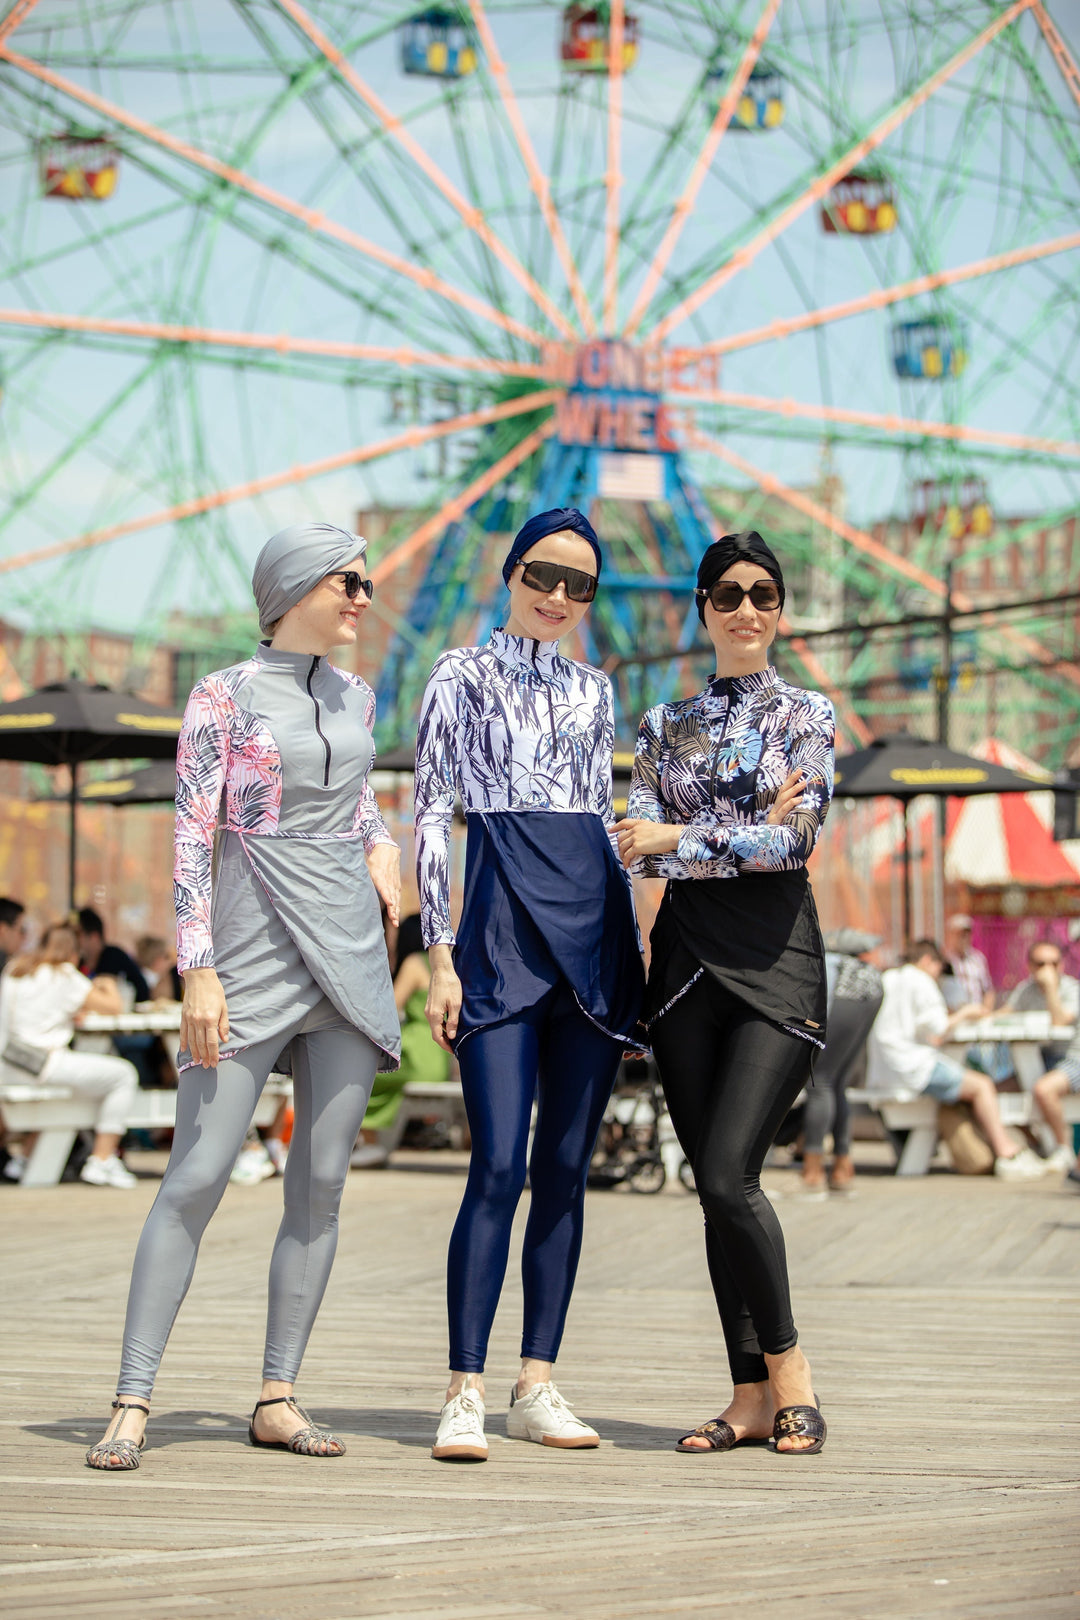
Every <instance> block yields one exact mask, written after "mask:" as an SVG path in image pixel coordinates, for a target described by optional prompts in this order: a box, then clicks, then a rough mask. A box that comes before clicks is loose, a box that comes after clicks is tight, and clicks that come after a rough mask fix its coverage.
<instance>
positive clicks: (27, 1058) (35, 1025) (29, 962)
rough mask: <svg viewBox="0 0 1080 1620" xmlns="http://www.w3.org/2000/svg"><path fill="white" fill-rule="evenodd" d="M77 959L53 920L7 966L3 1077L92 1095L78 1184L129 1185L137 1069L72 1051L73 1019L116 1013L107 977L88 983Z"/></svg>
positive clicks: (0, 1004) (0, 1020) (1, 1007)
mask: <svg viewBox="0 0 1080 1620" xmlns="http://www.w3.org/2000/svg"><path fill="white" fill-rule="evenodd" d="M78 958H79V947H78V941H77V938H76V934H75V930H74V929H73V928H71V927H69V926H68V925H67V924H66V923H54V924H53V926H52V927H51V928H49V929H48V930H47V931H46V934H45V937H44V939H43V941H42V943H41V946H40V948H39V949H38V950H36V951H26V952H24V953H23V954H22V955H20V956H16V957H15V958H14V959H13V960H12V961H11V962H9V963H8V966H7V969H6V970H5V972H4V976H3V979H2V980H0V1072H2V1074H3V1077H4V1079H5V1080H6V1081H8V1082H12V1081H15V1082H20V1083H22V1084H23V1085H32V1084H35V1083H36V1084H39V1085H41V1086H42V1087H43V1088H47V1087H48V1086H49V1085H57V1086H63V1087H64V1088H65V1089H67V1090H70V1091H77V1092H82V1093H83V1094H85V1095H86V1096H88V1097H93V1098H95V1099H96V1101H97V1104H98V1107H97V1110H96V1119H95V1124H94V1146H93V1151H92V1154H91V1157H90V1158H89V1159H87V1161H86V1163H85V1164H84V1165H83V1168H82V1172H81V1177H82V1180H83V1181H87V1182H89V1183H90V1185H91V1186H94V1187H134V1185H135V1177H134V1176H133V1175H132V1174H131V1173H130V1171H129V1170H127V1169H126V1167H125V1166H124V1165H123V1164H121V1162H120V1159H119V1157H118V1149H119V1147H120V1141H121V1138H122V1137H123V1135H124V1132H125V1130H126V1129H127V1121H128V1118H129V1117H130V1114H131V1109H132V1104H133V1102H134V1100H135V1091H136V1087H137V1077H136V1074H135V1070H134V1068H133V1067H132V1065H131V1064H130V1063H127V1062H125V1061H124V1059H123V1058H118V1057H105V1056H101V1055H99V1054H98V1053H96V1052H72V1051H70V1050H69V1047H70V1042H71V1038H72V1036H73V1035H74V1033H75V1024H76V1022H77V1021H78V1019H79V1018H80V1017H81V1016H82V1015H83V1014H84V1013H91V1012H96V1013H116V1012H119V1011H120V1006H121V1001H120V993H119V991H118V990H117V988H116V981H115V980H113V979H109V978H106V977H105V976H104V975H103V976H102V977H101V978H99V979H97V980H95V981H94V982H93V983H91V981H90V980H89V979H87V978H85V977H84V975H83V974H81V973H80V972H79V970H78V968H77V966H76V963H77V961H78ZM11 1179H17V1178H15V1177H12V1178H11Z"/></svg>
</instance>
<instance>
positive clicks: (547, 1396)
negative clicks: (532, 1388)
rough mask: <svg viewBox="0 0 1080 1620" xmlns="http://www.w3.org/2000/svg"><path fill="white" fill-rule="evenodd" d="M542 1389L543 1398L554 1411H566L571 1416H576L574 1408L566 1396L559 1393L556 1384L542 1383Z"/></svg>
mask: <svg viewBox="0 0 1080 1620" xmlns="http://www.w3.org/2000/svg"><path fill="white" fill-rule="evenodd" d="M540 1391H541V1396H540V1398H541V1400H543V1401H544V1403H545V1404H546V1405H547V1406H548V1407H550V1409H551V1410H552V1411H553V1412H558V1413H565V1414H567V1415H568V1416H570V1417H573V1416H574V1408H573V1407H572V1406H571V1405H570V1402H569V1401H568V1400H567V1399H566V1397H565V1396H564V1395H561V1394H560V1393H559V1391H558V1390H557V1389H556V1387H555V1385H554V1384H541V1385H540Z"/></svg>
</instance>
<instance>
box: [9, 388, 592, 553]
mask: <svg viewBox="0 0 1080 1620" xmlns="http://www.w3.org/2000/svg"><path fill="white" fill-rule="evenodd" d="M562 397H563V390H562V389H560V388H547V389H541V390H537V391H536V392H534V393H529V394H526V395H524V396H523V397H521V398H519V399H512V400H507V401H506V402H505V403H503V404H501V405H491V406H485V407H484V408H483V409H481V410H476V411H467V412H464V413H463V414H462V415H461V416H455V417H449V418H447V419H446V420H444V421H440V422H431V423H428V424H427V425H426V426H424V427H410V428H407V429H406V430H405V431H404V432H402V433H395V434H393V435H392V436H391V437H390V438H388V439H381V440H379V441H377V442H376V443H374V444H363V445H357V446H355V447H354V448H353V449H351V450H343V451H341V452H339V453H338V454H337V455H333V456H323V457H321V458H320V459H319V460H318V461H309V462H306V463H304V464H303V465H301V466H298V467H289V468H286V469H285V470H284V471H282V472H276V473H270V474H268V475H267V476H266V477H262V478H252V479H249V480H248V481H247V482H246V483H243V484H235V485H233V487H232V488H231V489H219V490H214V491H213V492H212V493H211V494H208V495H198V496H195V497H194V498H193V499H191V500H186V501H178V502H176V503H175V504H174V505H172V506H168V507H165V508H163V509H162V510H161V511H158V512H148V513H145V514H144V515H143V516H141V517H136V518H129V519H127V520H126V521H125V522H123V523H113V524H110V525H109V526H108V527H107V528H103V529H96V530H92V531H91V532H90V533H88V534H81V535H76V536H74V537H73V538H72V539H70V540H58V541H55V542H54V543H53V544H52V545H47V546H43V547H41V548H40V549H38V550H35V551H27V552H21V553H20V554H19V555H18V556H15V557H4V558H2V559H0V574H9V573H13V572H15V570H17V569H20V568H29V567H32V566H34V565H35V564H37V563H43V562H51V561H53V560H54V559H55V558H57V557H64V556H68V555H70V554H71V553H72V552H76V551H86V550H89V549H91V548H92V547H94V546H100V545H105V544H106V543H107V542H108V541H110V540H119V539H122V538H123V536H125V535H128V534H139V533H142V532H143V531H144V530H146V529H156V528H160V527H161V525H162V524H164V523H178V522H180V521H182V520H183V519H184V518H188V517H195V516H198V515H199V514H201V513H204V512H214V511H217V510H218V509H220V508H221V507H223V506H231V505H233V504H234V503H235V502H237V501H244V500H250V499H251V498H252V497H254V496H256V495H263V494H266V493H267V492H268V491H270V490H275V489H285V488H287V487H289V486H290V485H293V484H299V483H304V482H306V481H307V480H308V479H310V478H319V477H321V476H323V475H324V474H325V473H332V472H339V471H340V470H341V469H342V468H343V467H355V466H359V465H360V464H362V463H363V462H366V461H374V460H377V459H378V458H380V457H382V456H389V455H393V454H394V453H395V451H398V450H413V449H416V448H417V447H418V446H420V445H422V444H427V443H429V442H430V441H431V440H432V439H441V438H445V437H446V436H447V435H449V434H452V433H464V432H467V431H468V430H469V429H470V428H474V427H485V426H486V425H487V424H488V423H491V422H501V421H504V420H505V419H506V418H507V417H511V416H523V415H524V414H525V413H526V412H528V411H536V410H540V409H542V408H543V407H544V406H546V405H553V404H554V403H555V401H556V400H558V399H561V398H562Z"/></svg>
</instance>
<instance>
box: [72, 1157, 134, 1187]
mask: <svg viewBox="0 0 1080 1620" xmlns="http://www.w3.org/2000/svg"><path fill="white" fill-rule="evenodd" d="M79 1180H80V1181H86V1182H88V1183H89V1184H90V1186H91V1187H137V1186H138V1184H139V1182H138V1177H137V1176H133V1175H132V1173H131V1171H130V1170H129V1169H127V1167H126V1166H125V1165H122V1164H121V1163H120V1160H119V1159H118V1158H117V1157H116V1154H115V1153H112V1154H110V1155H109V1157H108V1158H107V1159H95V1158H94V1156H93V1154H91V1155H90V1157H89V1158H88V1159H87V1161H86V1163H85V1164H84V1165H83V1167H82V1169H81V1170H80V1171H79Z"/></svg>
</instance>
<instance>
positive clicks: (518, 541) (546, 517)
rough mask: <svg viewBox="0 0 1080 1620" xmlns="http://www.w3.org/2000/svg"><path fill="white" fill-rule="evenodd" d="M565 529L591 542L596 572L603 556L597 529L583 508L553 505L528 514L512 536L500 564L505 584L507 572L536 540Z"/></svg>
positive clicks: (559, 532) (599, 567) (512, 569)
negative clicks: (511, 541)
mask: <svg viewBox="0 0 1080 1620" xmlns="http://www.w3.org/2000/svg"><path fill="white" fill-rule="evenodd" d="M566 529H569V530H570V532H571V534H580V536H581V538H582V539H583V540H587V541H588V542H589V544H590V546H592V548H593V555H594V556H595V557H596V572H597V574H598V575H599V573H600V569H601V567H602V566H603V558H602V557H601V555H600V542H599V540H598V539H597V537H596V530H595V529H594V528H593V526H592V524H591V523H590V522H589V520H588V518H587V517H586V516H585V514H584V512H579V511H578V509H577V507H576V506H553V507H552V509H551V511H550V512H537V514H536V516H535V517H531V518H529V520H528V522H527V523H524V524H522V526H521V528H520V529H519V530H518V532H517V534H516V535H515V536H514V543H513V545H512V546H511V547H510V550H509V551H508V552H507V554H506V561H505V562H504V563H503V568H502V577H503V579H504V580H505V581H506V583H507V585H509V583H510V575H511V574H512V573H513V571H514V569H515V568H516V567H517V565H518V563H519V562H520V561H521V559H522V557H524V555H525V553H526V552H527V551H530V550H531V549H532V547H533V546H535V545H536V542H537V541H538V540H543V539H545V538H546V537H547V536H548V535H549V534H562V532H563V531H564V530H566Z"/></svg>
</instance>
